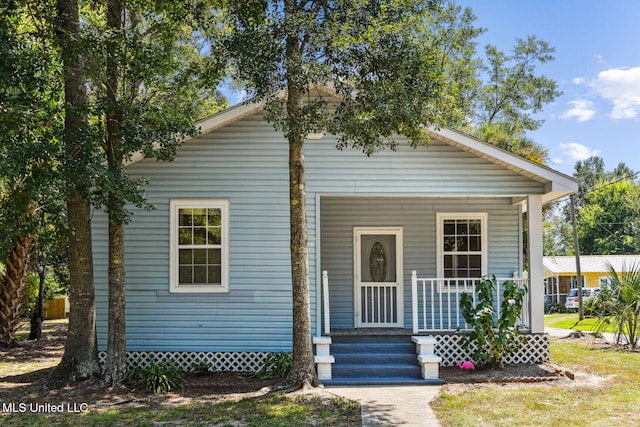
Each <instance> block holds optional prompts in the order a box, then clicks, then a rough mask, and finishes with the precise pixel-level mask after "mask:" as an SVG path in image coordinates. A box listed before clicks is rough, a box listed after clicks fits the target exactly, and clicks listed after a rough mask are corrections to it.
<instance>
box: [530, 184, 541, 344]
mask: <svg viewBox="0 0 640 427" xmlns="http://www.w3.org/2000/svg"><path fill="white" fill-rule="evenodd" d="M527 219H528V222H527V225H528V227H529V304H530V310H529V316H531V319H530V322H531V323H530V324H531V332H532V333H543V332H544V267H543V263H542V251H543V247H542V227H543V226H542V196H540V195H537V194H536V195H530V196H529V197H528V198H527Z"/></svg>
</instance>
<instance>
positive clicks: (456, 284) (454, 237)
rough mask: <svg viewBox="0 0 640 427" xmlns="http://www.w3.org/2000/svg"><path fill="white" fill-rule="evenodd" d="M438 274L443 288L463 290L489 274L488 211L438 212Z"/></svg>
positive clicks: (444, 289) (445, 289) (446, 289)
mask: <svg viewBox="0 0 640 427" xmlns="http://www.w3.org/2000/svg"><path fill="white" fill-rule="evenodd" d="M436 220H437V224H438V226H437V234H438V236H437V239H438V250H437V256H438V266H437V267H438V277H440V278H443V279H445V280H442V281H441V290H443V291H445V292H446V291H449V290H451V291H454V288H459V289H460V290H462V289H465V288H468V287H469V286H471V285H473V284H476V283H478V279H479V278H481V277H482V276H484V275H486V274H487V214H486V213H438V214H436Z"/></svg>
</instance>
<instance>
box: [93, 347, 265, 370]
mask: <svg viewBox="0 0 640 427" xmlns="http://www.w3.org/2000/svg"><path fill="white" fill-rule="evenodd" d="M269 354H270V353H268V352H204V351H202V352H198V351H189V352H186V351H180V352H173V351H164V352H151V351H128V352H127V368H129V369H131V368H133V367H136V366H138V367H141V368H144V367H146V366H147V365H149V363H152V362H153V363H156V364H158V363H162V362H164V361H169V360H170V361H172V362H173V363H174V364H175V365H176V367H177V368H179V369H182V370H184V371H194V370H197V369H201V368H202V366H207V368H208V370H209V371H212V372H218V371H228V372H257V371H258V370H259V369H260V368H261V367H262V365H263V363H264V360H265V358H266V357H267V356H268V355H269ZM98 358H99V360H100V365H102V366H104V364H105V362H106V360H107V352H106V351H101V352H99V353H98Z"/></svg>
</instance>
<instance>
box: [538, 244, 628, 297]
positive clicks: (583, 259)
mask: <svg viewBox="0 0 640 427" xmlns="http://www.w3.org/2000/svg"><path fill="white" fill-rule="evenodd" d="M543 264H544V277H545V295H549V296H550V297H551V301H552V302H553V303H560V304H564V301H565V299H566V297H567V294H568V293H569V290H571V289H573V288H577V287H578V280H577V277H578V273H577V271H578V270H577V268H576V257H575V256H546V257H544V260H543ZM634 265H636V266H640V255H581V256H580V275H581V276H582V280H581V282H582V287H586V288H601V287H603V286H604V285H605V284H606V283H608V282H609V275H610V273H609V269H610V268H611V267H613V268H614V269H615V271H616V272H622V271H625V270H628V269H629V268H630V267H632V266H634Z"/></svg>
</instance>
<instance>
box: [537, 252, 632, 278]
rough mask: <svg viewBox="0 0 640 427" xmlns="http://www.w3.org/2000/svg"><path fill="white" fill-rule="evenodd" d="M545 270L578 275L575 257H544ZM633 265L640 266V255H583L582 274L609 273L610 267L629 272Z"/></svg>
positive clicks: (581, 261)
mask: <svg viewBox="0 0 640 427" xmlns="http://www.w3.org/2000/svg"><path fill="white" fill-rule="evenodd" d="M542 264H543V266H544V269H545V270H546V271H547V272H549V273H551V274H563V273H572V274H576V257H575V256H546V257H543V261H542ZM633 265H637V266H640V255H581V256H580V273H608V272H609V266H612V267H613V268H614V269H615V270H616V271H617V272H621V271H627V270H628V269H629V268H630V267H632V266H633Z"/></svg>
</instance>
